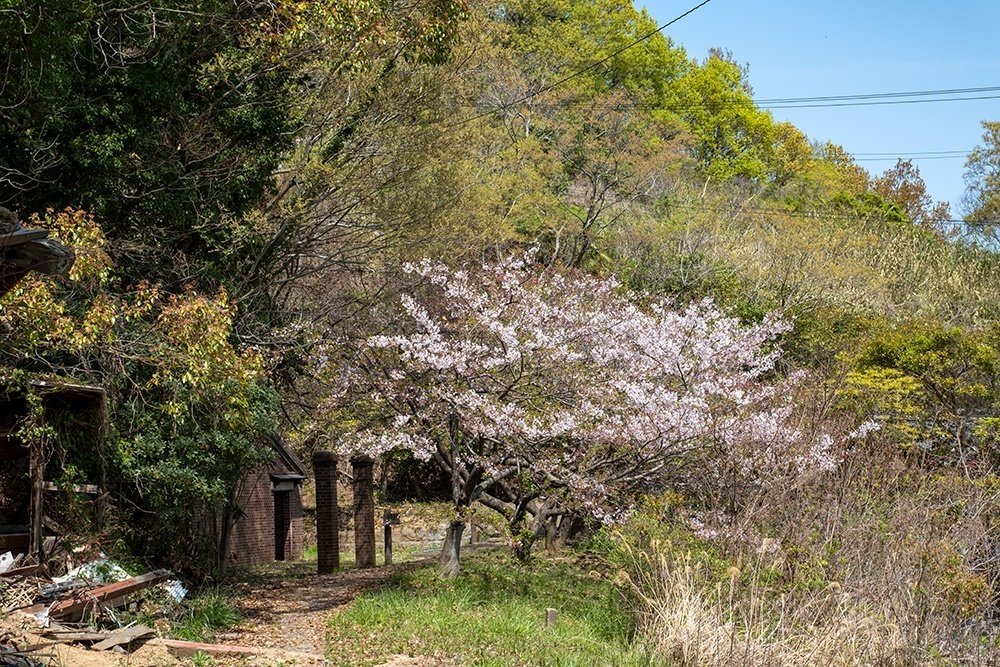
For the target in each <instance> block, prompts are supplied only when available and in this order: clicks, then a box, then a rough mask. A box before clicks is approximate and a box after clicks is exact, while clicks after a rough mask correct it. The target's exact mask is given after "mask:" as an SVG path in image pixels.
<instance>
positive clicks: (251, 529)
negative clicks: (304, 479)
mask: <svg viewBox="0 0 1000 667" xmlns="http://www.w3.org/2000/svg"><path fill="white" fill-rule="evenodd" d="M272 472H277V473H282V472H291V471H290V470H287V469H286V467H285V466H284V465H283V464H281V463H280V462H276V463H275V465H274V466H273V467H271V468H269V469H267V470H262V471H254V472H250V473H247V474H246V475H245V476H244V478H243V482H242V484H241V485H240V493H239V496H238V503H239V504H240V506H241V507H242V508H243V516H241V517H240V518H239V519H238V520H237V521H236V524H235V525H234V526H233V535H232V539H231V541H230V553H229V561H230V562H231V563H239V564H243V565H254V564H258V563H267V562H270V561H273V560H274V553H275V549H274V539H275V533H274V529H275V526H274V509H275V508H274V500H275V493H274V490H273V488H274V487H273V484H272V482H271V473H272ZM286 493H287V494H288V495H287V497H288V505H287V511H288V532H287V537H286V539H285V560H299V559H300V558H301V557H302V549H303V537H304V535H303V526H302V488H301V485H296V486H295V488H294V489H292V490H291V491H287V492H286Z"/></svg>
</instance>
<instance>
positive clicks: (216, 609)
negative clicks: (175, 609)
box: [171, 589, 241, 641]
mask: <svg viewBox="0 0 1000 667" xmlns="http://www.w3.org/2000/svg"><path fill="white" fill-rule="evenodd" d="M240 620H241V617H240V613H239V612H238V611H237V610H236V607H234V606H233V603H232V598H231V597H230V595H229V594H227V593H226V592H225V591H223V590H221V589H209V590H204V591H202V592H201V593H199V594H198V595H197V597H194V598H191V599H190V600H186V601H185V602H184V607H183V612H182V613H181V615H180V617H179V618H178V619H177V620H176V621H174V623H173V627H172V628H171V632H172V634H173V635H174V636H175V637H177V638H178V639H187V640H189V641H207V640H209V639H211V638H212V635H213V634H214V633H215V632H216V631H217V630H222V629H224V628H228V627H230V626H233V625H236V624H237V623H239V621H240Z"/></svg>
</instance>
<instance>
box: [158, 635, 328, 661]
mask: <svg viewBox="0 0 1000 667" xmlns="http://www.w3.org/2000/svg"><path fill="white" fill-rule="evenodd" d="M158 641H159V642H160V643H162V644H163V645H165V646H166V647H167V649H169V650H170V652H171V653H173V654H174V656H176V657H178V658H191V657H194V656H195V655H197V654H199V653H204V654H206V655H210V656H212V657H215V658H229V657H231V658H238V657H252V656H265V657H269V658H281V659H285V660H293V659H294V660H299V661H310V662H312V663H318V664H321V665H325V664H327V660H326V658H325V657H324V656H322V655H317V654H315V653H301V652H299V651H285V650H283V649H278V648H258V647H256V646H229V645H226V644H203V643H202V642H188V641H182V640H180V639H160V640H158ZM307 664H308V663H307Z"/></svg>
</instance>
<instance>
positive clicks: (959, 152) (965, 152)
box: [851, 149, 972, 157]
mask: <svg viewBox="0 0 1000 667" xmlns="http://www.w3.org/2000/svg"><path fill="white" fill-rule="evenodd" d="M971 152H972V150H971V149H970V150H952V151H904V152H902V153H896V152H893V151H882V152H881V153H851V155H853V156H855V157H857V156H859V155H860V156H862V157H875V156H884V157H906V156H907V155H968V154H969V153H971Z"/></svg>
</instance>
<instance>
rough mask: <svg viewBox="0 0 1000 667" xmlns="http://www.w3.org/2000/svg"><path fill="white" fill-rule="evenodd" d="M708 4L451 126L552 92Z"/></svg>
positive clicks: (704, 1)
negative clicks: (545, 83)
mask: <svg viewBox="0 0 1000 667" xmlns="http://www.w3.org/2000/svg"><path fill="white" fill-rule="evenodd" d="M710 2H712V0H702V2H700V3H698V4H697V5H695V6H694V7H692V8H691V9H689V10H687V11H686V12H684V13H683V14H681V15H679V16H676V17H674V18H672V19H670V20H669V21H667V22H666V23H664V24H663V25H661V26H660V27H658V28H657V29H656V30H651V31H649V32H647V33H646V34H644V35H640V36H639V37H638V38H636V39H635V40H633V41H632V42H630V43H628V44H626V45H625V46H623V47H621V48H620V49H618V50H617V51H614V52H612V53H610V54H608V55H607V56H605V57H603V58H601V59H600V60H597V61H595V62H592V63H590V64H589V65H587V66H586V67H584V68H583V69H579V70H576V71H574V72H572V73H570V74H567V75H566V76H564V77H563V78H561V79H557V80H555V81H553V82H552V83H550V84H548V85H545V86H543V87H541V88H539V89H538V90H536V91H535V92H533V93H528V94H526V95H524V96H523V97H520V98H518V99H516V100H513V101H512V102H507V103H505V104H501V105H499V106H496V107H494V108H492V109H489V110H487V111H483V112H481V113H478V114H476V115H474V116H470V117H469V118H466V119H465V120H460V121H458V122H456V123H454V124H453V126H455V125H464V124H465V123H471V122H472V121H474V120H478V119H480V118H484V117H486V116H492V115H493V114H495V113H497V112H499V111H504V110H506V109H509V108H510V107H512V106H515V105H517V104H521V103H522V102H527V101H528V100H530V99H531V98H533V97H536V96H538V95H541V94H542V93H545V92H548V91H550V90H552V89H553V88H558V87H559V86H561V85H563V84H564V83H566V82H567V81H572V80H573V79H575V78H576V77H578V76H580V75H582V74H584V73H586V72H589V71H590V70H592V69H594V68H595V67H599V66H601V65H603V64H604V63H606V62H608V61H609V60H611V59H612V58H614V57H616V56H620V55H621V54H623V53H625V52H626V51H628V50H629V49H631V48H632V47H634V46H638V45H639V44H641V43H643V42H645V41H646V40H647V39H649V38H650V37H652V36H653V35H656V34H659V33H660V32H663V31H664V30H666V29H667V28H669V27H670V26H672V25H673V24H675V23H677V22H678V21H680V20H681V19H683V18H685V17H687V16H689V15H691V14H693V13H695V12H696V11H698V10H699V9H701V8H702V7H704V6H705V5H707V4H708V3H710Z"/></svg>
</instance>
